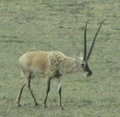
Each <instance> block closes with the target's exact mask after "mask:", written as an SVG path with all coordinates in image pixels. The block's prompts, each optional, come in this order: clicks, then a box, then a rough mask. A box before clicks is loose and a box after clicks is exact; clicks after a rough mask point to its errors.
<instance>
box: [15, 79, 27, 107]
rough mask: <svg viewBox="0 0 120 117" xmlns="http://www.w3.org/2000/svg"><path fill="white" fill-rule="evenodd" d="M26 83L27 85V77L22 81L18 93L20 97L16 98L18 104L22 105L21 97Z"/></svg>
mask: <svg viewBox="0 0 120 117" xmlns="http://www.w3.org/2000/svg"><path fill="white" fill-rule="evenodd" d="M25 85H26V79H24V80H22V81H21V82H20V89H19V94H18V97H17V99H16V103H17V104H18V106H20V99H21V95H22V91H23V89H24V87H25Z"/></svg>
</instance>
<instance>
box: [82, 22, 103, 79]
mask: <svg viewBox="0 0 120 117" xmlns="http://www.w3.org/2000/svg"><path fill="white" fill-rule="evenodd" d="M103 22H104V21H102V22H101V24H100V27H99V28H98V30H97V32H96V34H95V37H94V39H93V42H92V45H91V48H90V50H89V52H88V54H87V44H86V30H87V24H88V21H87V22H86V26H85V31H84V56H83V61H82V63H81V67H82V69H83V71H84V72H86V73H87V74H86V75H87V77H89V76H91V75H92V71H91V70H90V68H89V66H88V60H89V58H90V54H91V52H92V49H93V47H94V43H95V40H96V38H97V35H98V32H99V30H100V28H101V26H102V24H103Z"/></svg>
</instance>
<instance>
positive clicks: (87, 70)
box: [84, 63, 92, 77]
mask: <svg viewBox="0 0 120 117" xmlns="http://www.w3.org/2000/svg"><path fill="white" fill-rule="evenodd" d="M84 71H85V72H87V77H89V76H91V75H92V71H91V70H90V68H89V66H88V64H87V63H86V64H84Z"/></svg>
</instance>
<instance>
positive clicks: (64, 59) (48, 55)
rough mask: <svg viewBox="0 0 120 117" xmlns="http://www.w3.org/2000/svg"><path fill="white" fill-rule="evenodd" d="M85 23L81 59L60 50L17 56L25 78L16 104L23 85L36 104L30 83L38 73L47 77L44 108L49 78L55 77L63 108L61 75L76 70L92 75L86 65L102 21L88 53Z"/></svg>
mask: <svg viewBox="0 0 120 117" xmlns="http://www.w3.org/2000/svg"><path fill="white" fill-rule="evenodd" d="M87 24H88V21H87V22H86V25H85V30H84V55H83V57H82V59H81V57H68V56H66V55H65V54H63V53H62V52H60V51H30V52H27V53H25V54H23V55H22V56H21V57H20V58H19V65H20V68H21V71H22V74H23V75H24V77H25V79H24V80H22V81H21V82H20V89H19V94H18V97H17V99H16V103H17V105H18V106H20V99H21V95H22V91H23V89H24V87H25V86H27V87H28V89H29V91H30V94H31V96H32V98H33V101H34V103H35V105H38V103H37V101H36V99H35V96H34V94H33V92H32V90H31V86H30V83H31V80H32V79H33V78H34V77H35V76H37V75H38V74H39V76H40V77H45V78H47V90H46V95H45V98H44V107H45V108H46V107H47V106H46V102H47V98H48V93H49V92H50V84H51V80H52V79H57V81H58V94H59V104H60V107H61V108H62V109H64V108H63V106H62V96H61V91H62V87H61V81H62V76H63V75H65V74H70V73H76V72H85V73H86V76H87V77H89V76H91V75H92V71H91V70H90V68H89V66H88V60H89V58H90V55H91V52H92V49H93V46H94V43H95V40H96V37H97V35H98V32H99V30H100V28H101V26H102V24H103V21H102V22H101V24H100V26H99V28H98V30H97V32H96V34H95V37H94V39H93V42H92V45H91V48H90V50H89V53H88V55H87V44H86V30H87Z"/></svg>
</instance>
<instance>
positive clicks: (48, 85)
mask: <svg viewBox="0 0 120 117" xmlns="http://www.w3.org/2000/svg"><path fill="white" fill-rule="evenodd" d="M50 83H51V78H49V79H48V81H47V90H46V96H45V99H44V107H45V108H47V106H46V102H47V97H48V93H49V91H50Z"/></svg>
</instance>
